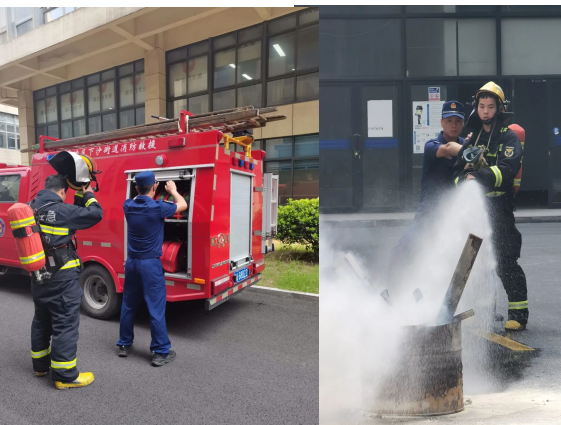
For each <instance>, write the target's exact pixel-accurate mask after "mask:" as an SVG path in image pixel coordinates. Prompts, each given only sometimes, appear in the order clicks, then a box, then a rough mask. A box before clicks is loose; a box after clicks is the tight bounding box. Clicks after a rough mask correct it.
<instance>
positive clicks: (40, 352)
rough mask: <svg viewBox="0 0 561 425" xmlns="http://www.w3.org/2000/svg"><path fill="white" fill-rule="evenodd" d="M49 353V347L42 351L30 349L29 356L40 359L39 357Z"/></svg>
mask: <svg viewBox="0 0 561 425" xmlns="http://www.w3.org/2000/svg"><path fill="white" fill-rule="evenodd" d="M49 354H51V347H49V348H47V349H46V350H43V351H33V350H32V351H31V357H33V358H34V359H40V358H41V357H45V356H48V355H49Z"/></svg>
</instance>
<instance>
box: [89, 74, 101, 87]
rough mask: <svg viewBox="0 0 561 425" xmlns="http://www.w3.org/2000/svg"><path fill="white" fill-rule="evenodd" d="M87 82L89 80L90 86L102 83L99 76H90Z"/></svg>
mask: <svg viewBox="0 0 561 425" xmlns="http://www.w3.org/2000/svg"><path fill="white" fill-rule="evenodd" d="M87 80H88V85H90V84H96V83H99V82H100V81H101V80H100V78H99V74H94V75H90V76H88V78H87Z"/></svg>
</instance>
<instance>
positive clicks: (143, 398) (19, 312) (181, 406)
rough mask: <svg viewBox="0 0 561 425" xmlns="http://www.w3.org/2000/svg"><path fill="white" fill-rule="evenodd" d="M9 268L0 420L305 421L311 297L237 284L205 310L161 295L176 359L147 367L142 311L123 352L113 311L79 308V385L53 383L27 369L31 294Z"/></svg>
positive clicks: (312, 349) (314, 322)
mask: <svg viewBox="0 0 561 425" xmlns="http://www.w3.org/2000/svg"><path fill="white" fill-rule="evenodd" d="M26 282H27V281H26V280H25V279H22V278H19V277H10V278H9V279H6V277H4V278H3V279H1V280H0V323H1V325H0V341H2V344H1V347H2V348H1V352H2V359H3V364H2V367H1V372H0V424H2V425H7V424H18V425H26V424H39V423H41V424H55V423H56V424H61V425H62V424H109V423H112V424H135V425H136V424H163V423H165V424H171V423H177V424H179V423H181V424H244V425H246V424H259V425H261V424H306V425H307V424H314V423H317V422H318V302H317V301H306V300H301V299H294V298H281V297H278V296H272V295H268V294H263V293H258V292H249V291H245V292H243V293H242V294H240V295H239V296H237V297H235V298H234V299H232V300H229V301H228V302H226V303H225V304H224V305H222V306H220V307H219V308H217V309H216V310H213V311H212V312H211V314H210V315H206V314H205V313H204V310H203V305H202V303H198V302H191V303H174V304H168V311H167V320H168V330H169V335H170V339H171V341H172V348H173V349H174V350H176V351H177V358H176V360H175V361H174V362H173V363H172V364H170V365H166V366H164V367H161V368H153V367H152V366H150V364H149V361H150V354H149V344H150V329H149V319H148V317H147V313H146V311H144V312H142V313H141V315H140V317H139V318H138V320H137V326H136V339H135V345H134V349H135V351H134V352H133V354H132V355H131V356H130V357H128V358H126V359H122V358H119V357H117V355H116V347H115V343H116V340H117V337H118V320H113V321H98V320H94V319H92V318H90V317H88V316H85V315H83V314H82V316H81V324H80V342H79V346H78V365H79V367H80V370H82V371H92V372H94V374H95V382H94V383H93V384H92V385H91V386H90V387H88V388H79V389H72V390H67V391H58V390H56V389H55V388H54V383H53V381H52V380H51V379H50V377H48V378H36V377H35V376H34V375H33V372H32V368H31V358H30V354H29V350H30V346H29V330H30V325H31V319H32V315H33V302H32V299H31V296H30V290H29V285H28V284H27V283H26Z"/></svg>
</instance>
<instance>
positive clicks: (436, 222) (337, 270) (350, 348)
mask: <svg viewBox="0 0 561 425" xmlns="http://www.w3.org/2000/svg"><path fill="white" fill-rule="evenodd" d="M320 221H321V218H320ZM384 230H387V229H376V231H375V232H372V231H369V230H368V228H366V229H364V230H363V233H364V235H365V237H364V240H361V239H360V238H359V239H357V240H356V241H355V242H356V243H355V247H353V248H351V249H350V251H351V252H352V253H353V254H354V256H355V258H357V260H358V261H359V262H360V265H361V267H362V268H363V270H365V271H366V272H367V274H368V275H369V277H370V280H371V281H372V284H373V285H370V284H369V283H368V282H360V281H359V280H358V279H357V278H356V274H354V272H353V270H352V269H351V268H350V267H349V265H348V264H347V262H346V260H345V259H344V256H345V254H346V252H348V251H346V250H340V248H338V247H340V246H341V245H342V243H344V239H345V236H344V232H343V231H342V229H327V228H326V227H325V226H323V227H322V233H321V241H320V246H321V252H320V269H321V272H320V273H321V277H320V282H321V300H320V318H321V320H320V422H321V423H322V424H330V423H349V424H352V423H360V422H361V418H362V417H363V412H364V411H369V410H370V411H371V410H372V406H373V405H374V400H373V397H374V394H375V392H376V384H377V383H379V378H380V377H381V376H382V375H383V374H387V373H391V370H392V367H394V366H396V364H395V363H396V361H395V360H396V358H397V354H398V353H397V350H398V346H399V341H400V330H401V329H402V327H403V326H407V325H420V324H427V325H432V324H434V322H435V319H436V316H437V314H438V312H439V310H440V306H441V304H442V301H443V299H444V295H445V293H446V290H447V289H448V286H449V284H450V280H451V278H452V275H453V273H454V270H455V268H456V265H457V262H458V260H459V258H460V255H461V253H462V250H463V248H464V245H465V243H466V240H467V238H468V236H469V234H470V233H472V234H474V235H476V236H479V237H481V238H482V239H483V244H482V245H481V249H480V250H479V253H478V256H477V259H476V261H475V264H474V267H473V269H472V271H471V274H470V278H469V280H468V282H467V285H466V288H465V290H464V293H463V296H462V299H461V302H460V305H459V306H458V308H457V310H456V314H459V313H462V312H464V311H466V310H469V309H473V310H474V311H475V317H472V318H470V319H467V320H465V321H463V322H462V331H463V332H462V333H463V335H467V334H468V333H472V332H475V331H477V330H488V329H490V328H491V326H492V322H493V316H494V314H493V311H494V304H495V298H496V291H497V287H498V285H499V281H498V278H497V277H496V274H495V260H494V255H493V250H492V242H491V228H490V224H489V219H488V215H487V212H486V208H485V197H484V195H483V193H482V191H481V188H480V187H479V185H478V184H477V183H475V182H469V183H466V184H464V185H462V186H461V187H460V188H458V189H457V190H455V191H453V192H451V193H450V194H448V195H447V196H446V197H444V198H443V200H442V202H441V203H440V204H439V206H438V207H437V211H436V212H435V213H434V215H433V220H431V222H430V224H429V225H428V226H426V227H425V228H423V230H422V232H420V234H418V235H417V236H418V237H419V239H417V240H420V241H421V242H420V243H419V244H418V245H417V246H416V248H415V250H414V252H413V253H412V255H411V257H410V258H407V259H406V260H407V262H408V263H409V264H410V267H407V268H405V267H401V266H400V268H401V270H400V271H401V273H402V274H401V275H400V276H399V280H398V281H396V282H394V285H395V286H394V287H388V279H387V274H386V273H385V269H386V268H387V267H388V266H387V264H388V262H387V257H388V254H389V251H391V249H392V248H393V245H394V244H395V242H396V241H395V240H388V238H386V237H385V236H384V234H385V232H384ZM361 231H362V230H361ZM386 233H387V232H386ZM373 234H374V235H377V236H378V238H376V237H373ZM355 237H356V236H355ZM366 241H369V242H366ZM351 245H352V244H351ZM372 252H376V253H382V254H380V255H378V256H377V257H372V254H371V253H372ZM384 254H385V255H384ZM378 257H380V258H378ZM404 262H405V261H404ZM381 270H382V271H381ZM385 288H387V289H388V291H389V294H390V298H391V300H392V306H389V305H387V303H385V301H384V300H383V298H382V297H381V296H380V295H379V294H380V292H381V291H382V290H383V289H385ZM415 288H419V289H420V290H421V292H422V294H423V298H422V299H421V301H419V302H417V301H416V300H415V298H414V296H413V290H414V289H415ZM462 359H463V366H464V391H475V392H477V391H484V390H485V389H487V388H488V387H489V385H490V382H489V378H487V377H486V376H487V373H486V367H487V364H488V354H487V353H486V352H485V351H484V350H481V346H479V348H478V349H476V348H474V346H473V345H469V344H466V343H465V339H464V343H463V355H462Z"/></svg>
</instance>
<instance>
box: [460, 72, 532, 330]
mask: <svg viewBox="0 0 561 425" xmlns="http://www.w3.org/2000/svg"><path fill="white" fill-rule="evenodd" d="M511 116H512V113H508V112H506V107H505V96H504V93H503V90H502V89H501V88H500V87H499V86H498V85H497V84H495V83H493V82H489V83H487V84H485V85H484V86H483V87H481V89H480V90H479V91H478V92H477V93H476V95H475V105H474V110H473V112H472V114H471V115H470V117H469V119H468V121H467V123H466V127H469V128H470V129H471V130H472V131H473V136H472V138H471V140H470V141H469V142H466V143H465V144H464V146H463V147H462V149H461V150H460V152H459V153H458V158H457V160H456V164H455V166H454V181H455V183H456V184H459V183H460V182H462V181H464V180H475V181H477V182H478V183H479V184H480V185H481V186H482V187H483V189H484V191H485V194H486V198H487V207H488V211H489V215H490V217H489V218H490V222H491V228H492V234H493V235H492V239H493V246H494V250H495V255H496V259H497V275H498V276H499V277H500V279H501V281H502V283H503V286H504V288H505V290H506V293H507V295H508V301H509V307H508V321H507V322H506V324H505V329H506V330H523V329H525V328H526V324H527V322H528V294H527V288H526V276H525V275H524V271H523V270H522V268H521V267H520V265H519V264H518V259H519V258H520V251H521V248H522V235H521V234H520V232H519V231H518V229H517V228H516V225H515V221H514V180H515V177H516V174H517V173H518V170H519V169H520V167H521V162H522V145H521V143H520V140H519V139H518V137H517V135H516V133H514V132H513V131H512V130H511V129H509V128H508V127H507V125H508V124H507V121H508V120H509V119H510V118H511Z"/></svg>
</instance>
